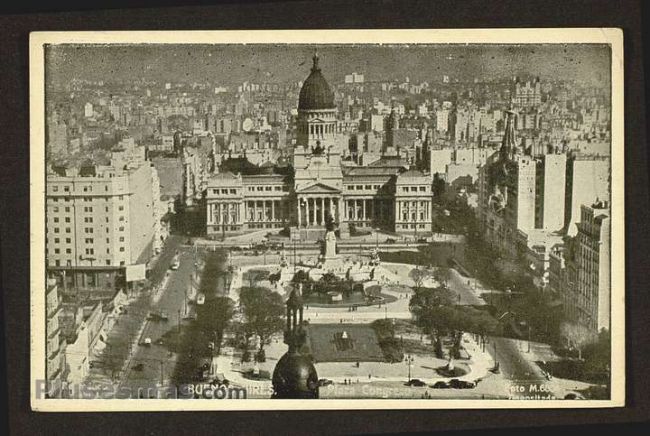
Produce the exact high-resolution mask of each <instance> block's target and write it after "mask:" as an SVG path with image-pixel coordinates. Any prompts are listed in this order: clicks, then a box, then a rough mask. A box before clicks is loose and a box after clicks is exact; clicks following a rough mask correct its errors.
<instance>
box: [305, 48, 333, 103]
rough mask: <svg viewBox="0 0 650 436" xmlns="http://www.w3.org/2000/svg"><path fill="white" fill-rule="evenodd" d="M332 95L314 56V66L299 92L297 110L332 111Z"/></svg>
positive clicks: (316, 57)
mask: <svg viewBox="0 0 650 436" xmlns="http://www.w3.org/2000/svg"><path fill="white" fill-rule="evenodd" d="M335 107H336V106H334V94H333V93H332V90H331V89H330V86H329V85H328V84H327V80H325V77H323V74H322V73H321V72H320V67H319V66H318V56H317V55H314V66H313V67H312V68H311V74H310V75H309V77H307V80H305V83H304V84H303V85H302V89H301V90H300V98H299V100H298V110H318V109H334V108H335Z"/></svg>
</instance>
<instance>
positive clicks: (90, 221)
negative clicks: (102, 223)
mask: <svg viewBox="0 0 650 436" xmlns="http://www.w3.org/2000/svg"><path fill="white" fill-rule="evenodd" d="M84 222H85V223H92V222H93V217H91V216H87V217H85V218H84Z"/></svg>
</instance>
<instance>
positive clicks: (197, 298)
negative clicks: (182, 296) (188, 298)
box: [196, 294, 205, 305]
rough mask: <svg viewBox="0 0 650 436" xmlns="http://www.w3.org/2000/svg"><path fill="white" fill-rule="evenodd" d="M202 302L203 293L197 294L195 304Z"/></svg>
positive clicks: (203, 298) (203, 299)
mask: <svg viewBox="0 0 650 436" xmlns="http://www.w3.org/2000/svg"><path fill="white" fill-rule="evenodd" d="M203 303H205V295H203V294H199V296H198V297H196V304H199V305H201V304H203Z"/></svg>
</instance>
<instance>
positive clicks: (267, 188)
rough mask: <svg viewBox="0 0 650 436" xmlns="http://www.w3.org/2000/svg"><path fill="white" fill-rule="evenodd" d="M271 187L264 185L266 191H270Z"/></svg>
mask: <svg viewBox="0 0 650 436" xmlns="http://www.w3.org/2000/svg"><path fill="white" fill-rule="evenodd" d="M271 189H273V188H271V187H270V186H266V187H265V190H266V191H270V190H271Z"/></svg>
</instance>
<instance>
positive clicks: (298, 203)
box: [296, 196, 302, 228]
mask: <svg viewBox="0 0 650 436" xmlns="http://www.w3.org/2000/svg"><path fill="white" fill-rule="evenodd" d="M296 203H297V205H298V228H300V224H301V222H302V219H301V218H300V215H301V213H300V209H301V206H300V197H298V196H296Z"/></svg>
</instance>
